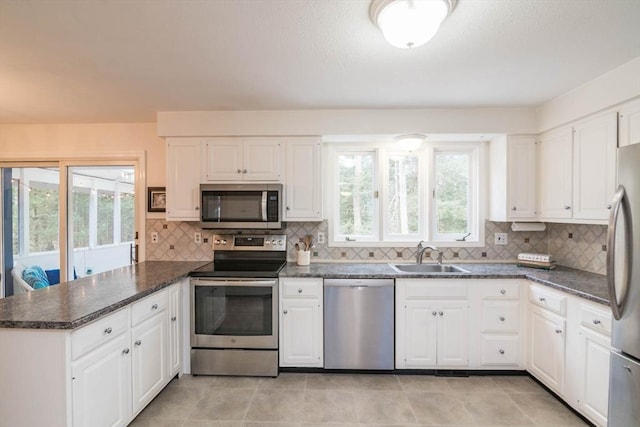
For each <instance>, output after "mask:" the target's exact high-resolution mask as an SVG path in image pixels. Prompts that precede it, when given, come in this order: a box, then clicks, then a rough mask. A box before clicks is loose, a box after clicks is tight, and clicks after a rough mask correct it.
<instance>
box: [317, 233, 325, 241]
mask: <svg viewBox="0 0 640 427" xmlns="http://www.w3.org/2000/svg"><path fill="white" fill-rule="evenodd" d="M324 238H325V236H324V232H322V231H318V243H324Z"/></svg>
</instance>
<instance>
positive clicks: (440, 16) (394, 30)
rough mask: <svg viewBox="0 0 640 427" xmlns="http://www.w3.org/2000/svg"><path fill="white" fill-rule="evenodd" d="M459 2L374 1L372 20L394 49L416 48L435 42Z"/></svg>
mask: <svg viewBox="0 0 640 427" xmlns="http://www.w3.org/2000/svg"><path fill="white" fill-rule="evenodd" d="M456 2H457V0H373V1H372V2H371V7H370V8H369V17H370V18H371V21H373V23H374V24H376V25H377V26H378V27H379V28H380V29H381V30H382V34H383V35H384V38H385V39H387V41H388V42H389V43H390V44H391V45H392V46H395V47H399V48H404V49H407V48H414V47H418V46H420V45H423V44H425V43H426V42H428V41H429V40H431V39H432V38H433V36H435V35H436V33H437V32H438V29H439V28H440V24H442V21H444V19H445V18H446V17H447V16H449V14H450V13H451V11H452V10H453V8H454V7H455V6H456Z"/></svg>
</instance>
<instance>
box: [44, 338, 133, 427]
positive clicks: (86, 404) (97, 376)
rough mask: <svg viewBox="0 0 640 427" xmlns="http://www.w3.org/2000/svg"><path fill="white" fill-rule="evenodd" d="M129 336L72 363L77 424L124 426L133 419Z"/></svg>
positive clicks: (114, 340) (74, 415) (74, 410)
mask: <svg viewBox="0 0 640 427" xmlns="http://www.w3.org/2000/svg"><path fill="white" fill-rule="evenodd" d="M129 338H130V336H129V333H125V334H122V335H120V336H119V337H117V338H115V339H113V340H112V341H109V342H108V343H107V344H104V345H103V346H101V347H98V348H97V349H95V350H94V351H92V352H91V353H89V354H88V355H86V356H85V357H83V358H81V359H80V360H78V361H77V362H75V363H73V364H72V365H71V376H72V378H73V380H72V401H73V425H74V426H95V427H101V426H109V427H112V426H124V425H126V424H127V423H128V422H129V420H130V419H131V414H132V412H131V411H132V409H131V351H130V341H129ZM34 410H37V409H35V408H34Z"/></svg>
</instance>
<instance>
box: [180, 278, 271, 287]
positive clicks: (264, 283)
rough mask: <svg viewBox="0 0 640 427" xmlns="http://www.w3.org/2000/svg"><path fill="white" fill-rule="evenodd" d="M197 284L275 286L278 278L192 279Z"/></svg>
mask: <svg viewBox="0 0 640 427" xmlns="http://www.w3.org/2000/svg"><path fill="white" fill-rule="evenodd" d="M191 281H192V283H193V284H194V285H196V286H275V285H276V284H277V283H278V282H277V280H243V279H236V280H210V279H191Z"/></svg>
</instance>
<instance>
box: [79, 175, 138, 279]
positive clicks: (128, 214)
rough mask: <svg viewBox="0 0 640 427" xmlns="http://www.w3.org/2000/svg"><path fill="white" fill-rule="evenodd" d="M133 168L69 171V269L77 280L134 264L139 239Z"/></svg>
mask: <svg viewBox="0 0 640 427" xmlns="http://www.w3.org/2000/svg"><path fill="white" fill-rule="evenodd" d="M134 188H135V183H134V173H133V167H131V166H76V167H71V168H69V189H70V193H71V194H70V200H69V204H70V206H71V207H72V209H69V219H68V222H67V223H68V224H69V228H70V230H69V231H70V235H71V236H72V237H73V238H72V239H70V242H69V249H70V250H69V268H70V270H71V268H73V271H74V273H73V274H75V275H76V276H78V277H83V276H89V275H91V274H96V273H101V272H103V271H108V270H112V269H114V268H118V267H122V266H125V265H128V264H130V263H131V253H132V251H133V245H134V237H135V231H134V229H135V227H134V224H135V209H134V207H135V202H134V201H135V197H134Z"/></svg>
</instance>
